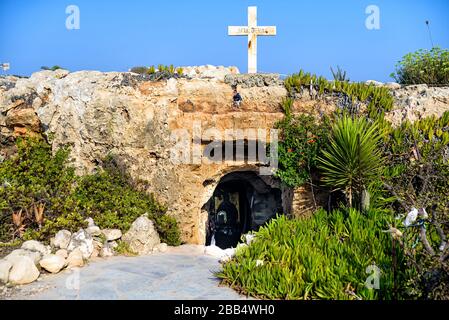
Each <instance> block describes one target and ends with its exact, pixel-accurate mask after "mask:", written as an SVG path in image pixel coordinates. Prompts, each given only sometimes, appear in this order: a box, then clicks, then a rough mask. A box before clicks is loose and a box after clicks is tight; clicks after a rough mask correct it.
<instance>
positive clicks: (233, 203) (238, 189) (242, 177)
mask: <svg viewBox="0 0 449 320" xmlns="http://www.w3.org/2000/svg"><path fill="white" fill-rule="evenodd" d="M206 207H207V208H208V213H209V219H208V224H207V230H206V231H207V232H206V234H207V236H206V245H211V244H215V245H216V246H218V247H220V248H222V249H227V248H231V247H235V246H236V245H237V243H238V242H239V240H240V238H241V236H242V234H244V233H247V232H249V231H251V230H257V229H259V227H260V226H262V225H264V224H265V223H266V222H267V221H269V220H270V219H271V218H273V217H275V216H276V214H277V213H282V212H283V209H282V194H281V190H279V189H278V188H272V187H271V186H270V185H268V184H266V183H265V182H264V181H263V180H262V178H261V177H259V176H258V175H257V174H256V173H255V172H247V171H245V172H233V173H230V174H227V175H226V176H224V177H223V178H222V179H221V180H220V182H219V184H218V186H217V187H216V189H215V191H214V194H213V196H212V198H211V199H210V200H209V201H208V203H207V204H206Z"/></svg>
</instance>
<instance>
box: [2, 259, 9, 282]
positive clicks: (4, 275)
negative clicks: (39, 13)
mask: <svg viewBox="0 0 449 320" xmlns="http://www.w3.org/2000/svg"><path fill="white" fill-rule="evenodd" d="M11 268H12V263H11V262H9V261H8V260H0V283H8V279H9V270H11Z"/></svg>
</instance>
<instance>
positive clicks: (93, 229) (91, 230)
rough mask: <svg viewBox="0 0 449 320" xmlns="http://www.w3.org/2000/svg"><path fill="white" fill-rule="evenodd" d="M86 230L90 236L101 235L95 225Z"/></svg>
mask: <svg viewBox="0 0 449 320" xmlns="http://www.w3.org/2000/svg"><path fill="white" fill-rule="evenodd" d="M86 232H87V233H88V234H90V235H91V236H99V235H101V230H100V228H99V227H97V226H91V227H88V228H87V229H86Z"/></svg>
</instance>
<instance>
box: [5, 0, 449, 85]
mask: <svg viewBox="0 0 449 320" xmlns="http://www.w3.org/2000/svg"><path fill="white" fill-rule="evenodd" d="M71 4H74V5H77V6H78V7H79V9H80V27H81V28H80V30H67V29H66V25H65V21H66V18H67V16H68V15H67V14H66V13H65V10H66V7H67V6H68V5H71ZM372 4H373V5H377V6H378V7H379V9H380V30H368V29H367V28H366V27H365V20H366V18H367V14H365V8H366V7H367V6H368V5H372ZM249 5H256V6H257V7H258V24H259V25H276V26H277V32H278V35H277V36H276V37H259V40H258V60H259V61H258V67H259V71H263V72H278V73H281V74H290V73H292V72H297V71H298V70H299V69H300V68H302V69H304V70H306V71H311V72H314V73H317V74H320V75H324V76H326V77H328V78H331V73H330V71H329V67H330V66H336V65H337V64H338V65H340V66H341V67H343V68H344V69H345V70H347V71H348V73H349V76H350V78H351V80H354V81H355V80H357V81H361V80H368V79H375V80H379V81H390V80H391V79H390V78H389V74H390V73H391V72H392V71H393V70H394V65H395V63H396V62H397V61H398V60H399V59H400V58H401V57H402V56H403V55H404V54H406V53H407V52H410V51H414V50H417V49H419V48H430V47H431V45H430V40H429V36H428V32H427V28H426V25H425V23H424V22H425V20H430V21H431V30H432V35H433V41H434V43H435V45H439V46H440V47H443V48H449V0H396V1H395V0H341V1H331V0H313V1H310V0H308V1H304V0H299V1H298V0H297V1H293V0H284V1H282V0H278V1H274V0H270V1H268V0H253V1H246V0H226V1H225V0H220V1H211V0H189V1H181V0H179V1H178V0H171V1H170V0H167V1H152V0H127V1H114V0H70V1H63V0H0V62H5V61H7V62H10V63H11V70H10V73H12V74H19V75H30V74H31V73H33V72H35V71H38V70H39V69H40V67H41V66H52V65H55V64H57V65H61V66H63V67H65V68H67V69H69V70H71V71H77V70H100V71H126V70H128V69H129V68H130V67H132V66H136V65H152V64H155V65H157V64H160V63H161V64H174V65H177V66H179V65H203V64H214V65H236V66H237V67H239V68H240V70H241V72H246V68H247V67H246V66H247V52H246V41H247V40H246V37H228V36H227V26H228V25H246V23H247V7H248V6H249Z"/></svg>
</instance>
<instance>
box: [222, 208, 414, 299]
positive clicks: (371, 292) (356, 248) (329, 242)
mask: <svg viewBox="0 0 449 320" xmlns="http://www.w3.org/2000/svg"><path fill="white" fill-rule="evenodd" d="M389 223H391V221H389V219H388V218H387V216H386V215H382V214H378V213H377V212H376V211H368V212H367V213H366V214H365V215H363V214H361V213H360V212H358V211H356V210H354V209H349V210H337V211H334V212H331V213H328V212H326V211H324V210H320V211H318V212H316V213H315V215H314V216H313V217H311V218H301V219H294V220H289V219H288V218H287V217H285V216H281V217H279V218H277V219H276V220H272V221H271V222H270V223H269V224H268V225H267V226H265V227H262V228H261V229H260V230H259V231H258V232H257V233H256V238H255V240H254V241H253V242H252V243H251V244H250V246H249V247H243V248H239V249H238V251H237V254H236V257H235V258H234V259H232V260H231V261H230V262H227V263H225V264H224V265H223V271H221V272H219V273H218V274H217V275H218V276H219V277H220V278H221V279H222V280H223V282H224V283H226V284H228V285H230V286H231V287H233V288H235V289H237V290H239V291H241V292H243V293H245V294H248V295H251V296H255V297H260V298H265V299H392V298H401V297H405V296H406V292H405V291H404V288H403V287H402V286H403V285H404V284H405V283H406V280H407V279H408V278H409V277H410V276H411V274H408V273H407V271H406V270H405V263H404V257H403V255H402V253H401V250H400V249H399V247H398V246H397V245H395V254H394V255H393V254H392V252H393V242H392V239H391V237H390V236H389V234H388V233H384V232H383V231H382V230H383V229H388V224H389ZM371 265H375V266H377V267H378V268H379V269H380V271H381V272H380V282H379V284H380V288H379V289H378V290H375V289H369V288H367V287H366V286H365V283H366V281H367V278H368V277H369V276H370V275H371V274H372V273H371V272H372V271H368V273H367V268H368V267H369V266H371ZM368 282H369V281H368Z"/></svg>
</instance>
